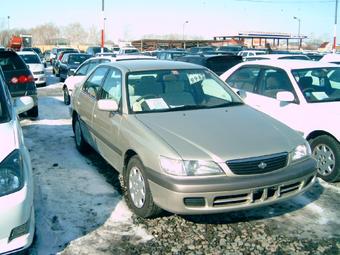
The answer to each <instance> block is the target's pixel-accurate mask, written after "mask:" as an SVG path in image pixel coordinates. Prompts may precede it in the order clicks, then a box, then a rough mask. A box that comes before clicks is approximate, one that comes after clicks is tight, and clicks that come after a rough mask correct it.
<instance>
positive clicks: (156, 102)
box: [145, 98, 169, 110]
mask: <svg viewBox="0 0 340 255" xmlns="http://www.w3.org/2000/svg"><path fill="white" fill-rule="evenodd" d="M145 102H146V103H147V105H148V106H149V108H150V110H157V109H168V108H169V106H168V105H167V103H165V101H164V99H163V98H152V99H146V100H145Z"/></svg>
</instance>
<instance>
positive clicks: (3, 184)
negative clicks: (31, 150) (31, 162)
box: [0, 150, 23, 196]
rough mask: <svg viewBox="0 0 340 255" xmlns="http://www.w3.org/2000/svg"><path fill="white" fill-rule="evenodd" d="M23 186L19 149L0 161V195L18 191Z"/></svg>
mask: <svg viewBox="0 0 340 255" xmlns="http://www.w3.org/2000/svg"><path fill="white" fill-rule="evenodd" d="M22 186H23V162H22V157H21V155H20V152H19V150H15V151H13V152H12V153H11V154H10V155H9V156H8V157H7V158H5V160H4V161H3V162H2V163H0V196H4V195H7V194H10V193H13V192H16V191H18V190H19V189H21V188H22Z"/></svg>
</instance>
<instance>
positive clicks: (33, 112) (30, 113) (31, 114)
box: [26, 105, 39, 118]
mask: <svg viewBox="0 0 340 255" xmlns="http://www.w3.org/2000/svg"><path fill="white" fill-rule="evenodd" d="M26 114H27V117H30V118H37V117H38V116H39V108H38V106H37V105H36V106H34V107H33V108H32V109H30V110H28V111H27V112H26Z"/></svg>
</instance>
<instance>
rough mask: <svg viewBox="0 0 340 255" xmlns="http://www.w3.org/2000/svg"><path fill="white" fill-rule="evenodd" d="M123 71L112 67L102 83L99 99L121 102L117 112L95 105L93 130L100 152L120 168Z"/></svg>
mask: <svg viewBox="0 0 340 255" xmlns="http://www.w3.org/2000/svg"><path fill="white" fill-rule="evenodd" d="M121 96H122V73H121V71H120V70H118V69H116V68H113V67H110V70H109V71H108V74H107V76H106V78H105V80H104V82H103V83H102V89H101V94H100V95H99V97H98V99H111V100H115V101H116V102H117V103H118V104H119V110H118V111H117V112H107V111H101V110H98V108H97V105H95V107H94V110H93V120H92V125H93V132H94V133H95V136H96V141H97V146H98V150H99V152H100V154H101V155H102V156H103V157H104V158H105V159H106V160H107V161H108V162H110V164H111V165H112V166H114V167H115V168H117V169H120V168H121V166H120V165H119V164H120V163H121V162H122V160H121V157H122V150H121V146H120V139H119V134H120V132H119V131H120V126H121V121H122V111H121V109H122V105H121V101H122V100H121Z"/></svg>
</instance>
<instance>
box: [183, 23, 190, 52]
mask: <svg viewBox="0 0 340 255" xmlns="http://www.w3.org/2000/svg"><path fill="white" fill-rule="evenodd" d="M188 23H189V21H187V20H186V21H185V22H184V23H183V34H182V41H183V48H184V49H185V48H186V45H185V41H184V39H185V33H184V29H185V24H188Z"/></svg>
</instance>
